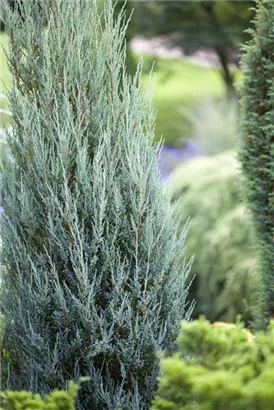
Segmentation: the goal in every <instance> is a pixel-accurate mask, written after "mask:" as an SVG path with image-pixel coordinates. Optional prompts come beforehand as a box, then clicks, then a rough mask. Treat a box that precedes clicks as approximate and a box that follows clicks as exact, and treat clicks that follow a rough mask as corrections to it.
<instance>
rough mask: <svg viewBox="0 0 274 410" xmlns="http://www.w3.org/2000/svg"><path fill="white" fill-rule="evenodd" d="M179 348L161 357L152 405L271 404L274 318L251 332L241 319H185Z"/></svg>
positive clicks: (213, 409)
mask: <svg viewBox="0 0 274 410" xmlns="http://www.w3.org/2000/svg"><path fill="white" fill-rule="evenodd" d="M178 347H179V352H178V354H176V355H174V356H173V357H171V358H168V359H163V360H162V365H161V370H162V376H161V378H160V385H159V389H158V395H157V396H156V399H155V401H154V405H153V406H152V409H153V410H167V409H168V410H179V409H180V410H183V409H184V410H197V409H199V410H224V409H233V410H247V409H248V410H257V409H264V410H272V409H273V402H274V390H273V368H274V322H272V323H271V326H270V327H269V329H268V330H267V331H265V332H261V333H257V334H256V336H255V337H254V336H252V334H251V333H249V332H248V331H247V330H246V329H244V328H243V327H242V326H241V325H240V324H237V325H236V326H235V325H230V324H225V323H221V322H219V323H216V324H213V325H211V324H210V323H209V322H207V321H206V320H205V319H200V320H198V321H194V322H192V323H189V324H187V323H183V324H182V333H181V335H180V336H179V339H178Z"/></svg>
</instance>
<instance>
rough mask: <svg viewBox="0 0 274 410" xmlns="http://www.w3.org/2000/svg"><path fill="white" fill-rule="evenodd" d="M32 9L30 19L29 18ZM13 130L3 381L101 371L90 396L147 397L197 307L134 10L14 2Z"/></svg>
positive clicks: (7, 179) (141, 401)
mask: <svg viewBox="0 0 274 410" xmlns="http://www.w3.org/2000/svg"><path fill="white" fill-rule="evenodd" d="M21 17H22V18H21ZM5 23H6V30H7V33H8V35H9V39H10V49H9V56H8V60H9V68H10V70H11V72H12V74H13V85H12V89H11V92H10V94H9V100H10V110H11V112H12V115H13V124H12V125H13V132H12V135H10V136H9V141H8V143H9V156H8V157H7V158H6V159H5V162H4V164H3V175H2V188H1V189H2V193H3V198H2V202H3V203H2V206H3V207H4V210H5V213H4V215H2V233H1V234H2V243H3V250H2V262H3V267H2V274H1V277H2V291H1V311H2V314H3V316H4V321H5V330H4V335H3V343H2V355H3V375H2V376H3V380H2V382H3V387H6V388H10V389H16V390H18V389H30V390H32V391H35V392H36V391H37V392H39V393H41V394H45V393H47V392H49V391H51V390H52V389H53V388H55V387H59V388H66V385H67V382H68V380H70V379H72V380H77V379H78V378H79V376H89V377H90V382H89V383H85V386H83V387H82V388H81V391H80V404H79V408H81V409H89V410H90V409H97V410H100V409H114V408H116V407H117V408H122V409H127V410H130V409H134V410H136V409H146V408H148V406H149V403H150V402H151V399H152V398H153V396H154V391H155V386H156V378H157V375H158V358H159V351H160V350H161V349H164V350H166V351H168V352H169V351H171V350H172V348H173V344H174V340H175V338H176V335H177V330H178V326H179V322H180V320H181V319H182V318H183V317H184V318H187V317H188V313H187V312H186V311H185V296H186V289H185V286H184V282H185V276H186V274H187V272H188V269H189V265H186V266H185V268H184V271H183V272H182V271H181V269H180V270H179V269H178V255H181V253H182V246H183V242H184V237H185V231H184V232H183V234H182V236H180V237H178V235H177V221H176V220H175V219H174V217H173V212H172V209H171V208H170V205H169V203H170V195H169V193H168V192H167V191H165V190H164V188H163V185H162V184H161V181H160V175H159V171H158V168H157V159H158V154H159V147H158V146H154V144H153V142H152V141H153V135H154V123H155V112H154V110H153V109H152V108H151V101H150V97H149V96H148V95H147V96H146V95H144V93H143V91H142V89H141V82H140V67H139V69H138V72H137V74H136V76H135V77H134V78H133V79H131V78H130V77H128V75H127V74H126V69H125V44H124V36H125V30H126V23H125V19H124V14H123V12H122V13H121V14H119V16H118V17H117V20H114V18H113V4H112V2H111V1H107V2H106V3H105V9H104V13H103V17H102V18H101V17H100V15H99V14H98V12H97V10H96V1H85V0H80V1H65V0H51V1H39V2H38V1H34V0H25V1H24V2H22V6H21V10H20V15H19V14H18V10H14V11H7V15H6V22H5Z"/></svg>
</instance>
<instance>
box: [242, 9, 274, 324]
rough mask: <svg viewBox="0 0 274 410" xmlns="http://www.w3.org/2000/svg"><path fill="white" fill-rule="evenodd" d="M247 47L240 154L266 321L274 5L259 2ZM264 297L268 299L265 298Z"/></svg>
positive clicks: (272, 249) (271, 306)
mask: <svg viewBox="0 0 274 410" xmlns="http://www.w3.org/2000/svg"><path fill="white" fill-rule="evenodd" d="M254 26H255V28H254V29H253V30H250V33H251V35H252V38H251V40H250V42H249V43H248V44H247V45H246V46H245V54H244V56H243V60H242V63H243V78H244V79H243V86H242V97H241V103H242V136H243V146H242V149H241V152H240V159H241V162H242V168H243V173H244V175H245V177H246V184H245V185H246V194H247V200H248V204H249V207H250V209H251V211H252V213H253V220H254V225H255V227H256V231H257V235H258V240H259V243H260V256H261V269H260V273H261V274H262V277H263V281H264V286H265V295H266V297H265V298H264V297H262V304H261V315H262V318H264V320H262V319H261V325H262V326H264V324H265V322H267V320H268V318H269V317H272V316H273V315H274V240H273V238H274V201H273V198H274V162H273V153H274V138H273V136H274V111H273V105H274V80H273V70H274V3H273V2H271V1H270V2H268V1H262V2H258V4H257V12H256V17H255V20H254ZM264 299H265V300H264Z"/></svg>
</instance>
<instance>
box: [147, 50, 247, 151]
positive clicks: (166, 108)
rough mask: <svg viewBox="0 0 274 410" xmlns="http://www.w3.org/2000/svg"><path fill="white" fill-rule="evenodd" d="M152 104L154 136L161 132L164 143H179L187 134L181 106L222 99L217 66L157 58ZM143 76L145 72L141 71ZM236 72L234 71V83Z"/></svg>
mask: <svg viewBox="0 0 274 410" xmlns="http://www.w3.org/2000/svg"><path fill="white" fill-rule="evenodd" d="M154 73H155V92H154V99H153V100H154V104H155V107H156V108H157V110H158V116H157V122H156V138H157V139H159V138H160V137H161V136H162V135H163V138H164V140H165V143H166V144H167V145H181V144H182V143H184V142H186V141H187V140H188V139H189V138H190V133H191V129H190V124H189V121H187V120H185V121H184V118H183V117H182V108H187V109H192V108H194V107H195V106H196V105H198V104H199V103H200V101H201V100H205V99H210V100H213V99H223V98H224V97H225V93H226V90H225V85H224V82H223V81H222V78H221V74H220V70H219V69H218V68H206V67H201V66H198V65H194V64H191V63H188V62H186V61H184V60H167V59H159V58H157V60H156V64H155V69H154ZM144 77H145V78H146V77H147V75H144ZM239 79H240V73H239V72H237V73H236V80H237V83H238V82H239Z"/></svg>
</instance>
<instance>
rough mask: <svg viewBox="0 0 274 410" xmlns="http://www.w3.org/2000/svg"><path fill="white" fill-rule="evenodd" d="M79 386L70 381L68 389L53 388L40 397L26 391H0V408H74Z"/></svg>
mask: <svg viewBox="0 0 274 410" xmlns="http://www.w3.org/2000/svg"><path fill="white" fill-rule="evenodd" d="M78 389H79V386H78V385H76V384H74V383H72V382H70V383H69V388H68V391H61V390H59V391H58V390H55V391H53V392H52V393H50V394H48V395H46V396H45V397H44V398H42V397H41V396H40V395H39V394H32V393H31V392H27V391H11V390H9V391H7V392H4V393H0V397H1V404H0V410H31V409H33V410H75V401H76V397H77V393H78Z"/></svg>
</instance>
